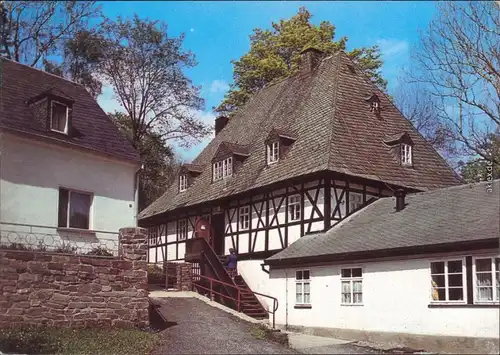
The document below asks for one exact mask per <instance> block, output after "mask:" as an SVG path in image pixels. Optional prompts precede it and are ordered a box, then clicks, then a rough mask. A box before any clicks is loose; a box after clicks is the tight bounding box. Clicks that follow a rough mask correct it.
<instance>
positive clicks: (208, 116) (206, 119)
mask: <svg viewBox="0 0 500 355" xmlns="http://www.w3.org/2000/svg"><path fill="white" fill-rule="evenodd" d="M196 116H197V117H198V118H199V119H200V120H201V121H202V122H203V123H205V124H207V125H209V126H212V131H211V132H210V134H209V135H208V136H207V137H206V138H204V139H202V140H201V141H200V142H198V143H196V144H194V145H192V146H191V147H189V148H183V147H181V146H180V145H178V144H175V143H174V144H173V146H174V150H175V151H176V152H177V153H178V154H179V155H180V157H181V159H182V160H183V161H185V162H190V161H192V160H193V159H194V158H196V156H197V155H198V154H200V153H201V151H202V150H203V149H204V148H205V147H206V146H207V145H208V143H210V141H211V140H212V139H213V138H214V136H215V131H214V130H213V126H214V124H215V115H214V114H213V113H212V112H206V111H198V112H197V113H196Z"/></svg>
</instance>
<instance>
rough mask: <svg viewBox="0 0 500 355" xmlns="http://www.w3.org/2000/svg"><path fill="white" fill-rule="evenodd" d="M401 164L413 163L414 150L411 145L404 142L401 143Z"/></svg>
mask: <svg viewBox="0 0 500 355" xmlns="http://www.w3.org/2000/svg"><path fill="white" fill-rule="evenodd" d="M401 164H402V165H411V164H412V151H411V145H409V144H405V143H402V144H401Z"/></svg>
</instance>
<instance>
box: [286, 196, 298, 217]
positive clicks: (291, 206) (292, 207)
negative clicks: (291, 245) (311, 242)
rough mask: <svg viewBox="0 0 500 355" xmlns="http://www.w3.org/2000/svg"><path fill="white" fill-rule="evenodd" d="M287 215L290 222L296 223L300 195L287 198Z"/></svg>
mask: <svg viewBox="0 0 500 355" xmlns="http://www.w3.org/2000/svg"><path fill="white" fill-rule="evenodd" d="M288 213H289V215H290V221H298V220H299V219H300V195H294V196H290V197H289V198H288Z"/></svg>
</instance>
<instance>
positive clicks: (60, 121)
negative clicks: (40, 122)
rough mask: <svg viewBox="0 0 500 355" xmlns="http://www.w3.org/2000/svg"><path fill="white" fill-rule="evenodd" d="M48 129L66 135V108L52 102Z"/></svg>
mask: <svg viewBox="0 0 500 355" xmlns="http://www.w3.org/2000/svg"><path fill="white" fill-rule="evenodd" d="M50 129H51V130H53V131H56V132H59V133H65V134H68V106H66V105H65V104H62V103H60V102H57V101H52V104H51V112H50Z"/></svg>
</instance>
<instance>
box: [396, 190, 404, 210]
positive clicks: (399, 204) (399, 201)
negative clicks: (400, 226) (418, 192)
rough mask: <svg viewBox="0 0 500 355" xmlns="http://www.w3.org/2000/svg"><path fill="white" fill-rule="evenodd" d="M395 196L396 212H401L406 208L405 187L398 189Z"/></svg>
mask: <svg viewBox="0 0 500 355" xmlns="http://www.w3.org/2000/svg"><path fill="white" fill-rule="evenodd" d="M394 196H395V197H396V212H399V211H401V210H402V209H404V208H405V196H406V192H405V190H403V189H397V190H396V191H395V192H394Z"/></svg>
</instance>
